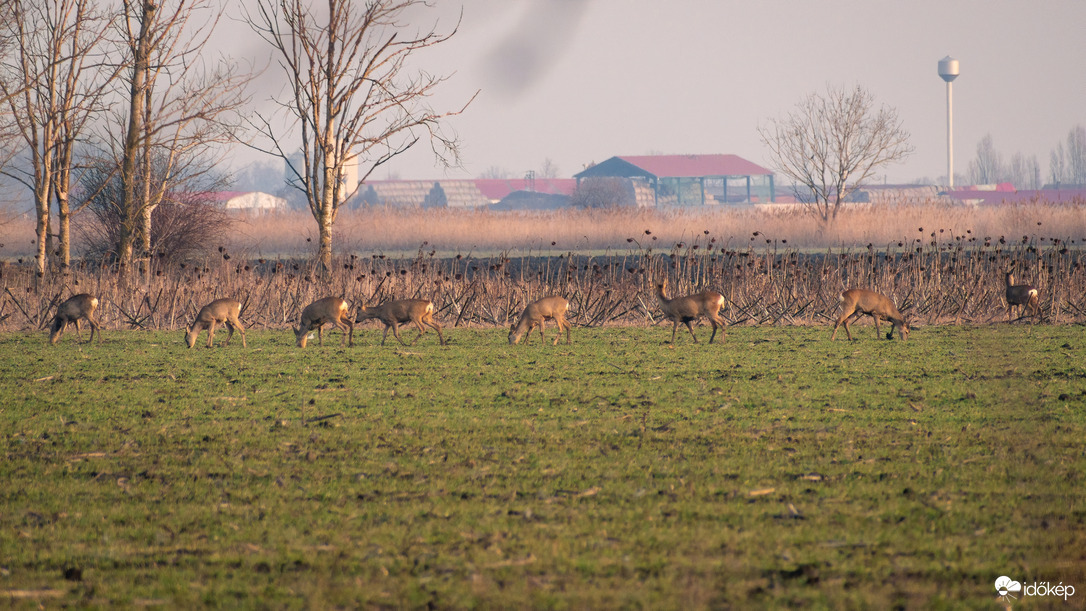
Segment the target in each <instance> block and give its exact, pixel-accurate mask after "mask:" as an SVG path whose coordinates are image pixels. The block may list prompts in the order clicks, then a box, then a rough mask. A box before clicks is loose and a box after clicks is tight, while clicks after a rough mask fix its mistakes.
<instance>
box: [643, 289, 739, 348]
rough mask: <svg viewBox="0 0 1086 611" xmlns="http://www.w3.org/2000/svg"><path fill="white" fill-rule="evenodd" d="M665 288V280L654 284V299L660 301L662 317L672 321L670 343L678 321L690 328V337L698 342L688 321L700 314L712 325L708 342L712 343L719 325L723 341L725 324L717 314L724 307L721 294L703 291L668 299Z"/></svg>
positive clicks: (725, 332) (677, 326)
mask: <svg viewBox="0 0 1086 611" xmlns="http://www.w3.org/2000/svg"><path fill="white" fill-rule="evenodd" d="M665 288H667V282H664V283H663V284H657V285H656V299H657V301H659V302H660V309H661V310H663V312H664V317H665V318H667V319H668V320H670V321H671V322H672V323H674V324H673V325H672V327H671V343H672V344H674V343H675V332H676V331H678V330H679V323H680V322H681V323H684V324H685V325H686V328H687V329H689V330H690V337H692V338H694V343H695V344H696V343H698V338H697V336H695V335H694V327H692V326H691V325H690V323H691V321H694V320H697V319H698V318H700V317H702V316H704V317H706V318H708V319H709V322H710V323H712V325H713V334H712V335H710V336H709V343H710V344H711V343H713V339H714V338H715V337H716V330H717V327H720V341H722V342H723V341H724V340H725V339H726V338H727V330H726V327H727V325H726V324H724V320H723V319H721V318H720V316H719V312H720V308H722V307H724V296H723V295H721V294H720V293H717V292H716V291H705V292H702V293H696V294H694V295H687V296H686V297H676V298H675V299H668V298H667V297H666V296H665V295H664V289H665Z"/></svg>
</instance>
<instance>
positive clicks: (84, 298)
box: [49, 293, 102, 344]
mask: <svg viewBox="0 0 1086 611" xmlns="http://www.w3.org/2000/svg"><path fill="white" fill-rule="evenodd" d="M97 309H98V298H97V297H93V296H91V295H88V294H86V293H82V294H79V295H75V296H73V297H71V298H69V299H68V300H67V301H65V302H64V303H62V304H60V307H58V308H57V315H56V316H55V317H54V318H53V327H52V329H51V330H50V331H49V343H50V344H56V343H57V342H58V341H60V336H61V335H62V334H63V333H64V329H65V328H66V327H67V326H68V323H70V322H72V323H75V334H76V336H78V337H79V339H80V340H82V339H83V331H82V329H81V328H80V323H79V321H80V319H83V318H85V319H87V322H88V323H90V326H91V335H90V339H89V340H87V342H88V343H89V342H92V341H94V332H95V331H97V332H98V343H99V344H100V343H102V329H101V327H100V326H99V325H98V321H97V320H95V319H94V311H95V310H97Z"/></svg>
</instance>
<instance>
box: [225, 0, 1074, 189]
mask: <svg viewBox="0 0 1086 611" xmlns="http://www.w3.org/2000/svg"><path fill="white" fill-rule="evenodd" d="M439 4H440V6H439V8H438V9H436V10H435V11H431V12H430V16H429V18H430V19H431V20H432V19H433V18H435V17H438V18H440V19H441V20H442V21H441V23H442V24H446V25H450V26H451V25H452V23H453V21H454V20H455V17H456V14H457V13H458V11H459V9H460V6H461V5H462V6H463V10H464V17H463V24H462V25H461V29H460V31H459V33H457V35H456V36H455V37H454V38H453V39H452V40H450V41H449V42H447V43H445V44H443V45H441V46H440V47H438V48H437V49H434V50H431V51H428V52H426V53H425V54H423V55H421V56H420V57H419V58H418V61H419V67H420V68H425V69H426V70H428V71H431V72H436V73H439V74H450V73H453V72H455V74H453V75H452V77H451V79H450V81H449V82H448V83H447V84H446V85H445V86H444V87H443V88H442V90H441V91H440V92H439V93H438V95H436V96H435V97H434V98H433V99H432V103H433V105H434V107H435V108H436V109H438V110H447V109H452V108H454V107H458V106H459V105H460V104H462V103H463V101H465V100H466V99H468V98H469V97H470V96H471V94H472V93H473V92H474V91H475V90H477V89H478V90H481V93H480V95H479V97H478V98H477V99H476V101H475V102H474V103H473V104H472V105H471V106H470V107H469V108H468V109H467V111H466V112H465V113H464V114H463V115H462V116H459V117H456V118H454V119H452V120H450V122H449V125H450V127H451V128H452V129H454V130H455V131H456V132H457V133H458V134H459V136H460V138H461V139H462V141H463V157H464V168H463V169H462V170H454V171H451V172H449V173H448V174H445V173H444V172H443V170H442V169H441V168H440V167H438V166H435V164H434V162H433V159H432V154H431V153H430V151H429V147H427V146H421V145H420V146H417V147H416V150H413V151H411V152H410V153H409V154H407V155H404V156H402V157H401V158H399V159H397V160H395V161H393V162H391V163H389V164H388V165H387V166H386V168H385V169H384V170H379V171H378V173H377V175H376V177H377V178H384V177H386V176H388V175H390V174H395V175H398V176H399V177H401V178H436V177H441V176H443V175H449V176H466V177H467V176H476V175H478V174H480V173H482V172H483V171H485V170H486V169H487V168H490V167H492V166H496V167H499V168H503V169H505V170H507V171H509V172H510V173H511V174H512V175H516V176H519V175H523V173H524V172H525V171H527V170H532V169H538V168H539V167H540V166H541V165H542V163H543V161H544V159H547V158H549V159H551V160H552V161H553V162H554V163H555V164H556V165H557V166H558V168H559V170H560V174H561V175H562V176H570V175H572V174H573V173H575V172H578V171H580V170H581V169H582V168H583V167H584V165H585V164H587V163H589V162H592V161H597V162H598V161H602V160H604V159H606V158H608V157H610V156H612V155H640V154H648V153H676V154H678V153H734V154H737V155H741V156H743V157H746V158H748V159H750V160H752V161H755V162H757V163H762V164H767V165H768V163H769V160H768V158H767V157H766V150H765V148H764V146H763V145H762V144H761V142H760V140H759V137H758V134H757V127H758V126H759V125H760V124H764V123H765V122H766V120H767V119H768V118H770V117H778V116H781V115H782V114H784V113H786V112H788V111H789V110H791V109H792V108H793V107H794V105H795V104H796V102H798V101H799V100H800V99H801V98H802V97H803V96H804V95H806V94H808V93H811V92H814V91H823V90H825V87H826V85H827V84H834V85H844V86H852V85H860V86H862V87H865V88H867V89H868V90H869V91H870V92H871V93H872V94H873V95H874V96H875V98H876V99H877V100H878V101H879V102H881V103H884V104H887V105H889V106H893V107H895V108H896V109H897V111H898V113H899V115H900V117H901V119H902V120H903V122H904V125H905V128H906V129H907V130H909V131H910V132H911V134H912V140H911V143H912V145H913V146H914V147H915V148H916V152H915V154H914V155H913V156H912V157H911V158H910V159H909V160H907V161H906V162H905V163H903V164H899V165H896V166H892V167H890V168H888V169H887V171H886V175H887V176H886V178H887V179H888V180H889V181H890V182H906V181H912V180H914V179H918V178H921V177H928V178H933V179H934V178H936V177H938V176H942V175H944V174H945V173H946V114H945V113H946V92H945V85H944V83H943V81H942V80H941V79H940V78H939V76H938V74H937V71H936V67H937V63H938V61H939V59H941V58H942V57H944V56H946V55H951V56H953V57H955V58H956V59H958V60H959V61H960V62H961V76H960V77H959V78H958V80H957V81H955V82H954V108H955V113H954V114H955V117H954V127H955V131H954V140H955V170H956V171H957V172H958V173H965V172H966V171H967V168H968V162H969V160H970V159H972V158H973V157H974V155H975V150H976V145H977V142H978V141H979V140H980V139H981V138H982V137H984V135H985V134H988V133H990V134H991V135H992V138H993V142H994V145H995V147H996V148H997V149H998V150H999V151H1000V152H1001V153H1003V155H1004V158H1005V159H1009V157H1010V156H1011V155H1012V154H1014V153H1016V152H1020V153H1024V154H1026V155H1036V157H1037V159H1038V161H1039V162H1040V165H1041V170H1042V174H1043V175H1046V174H1047V170H1048V160H1049V153H1050V152H1051V151H1052V149H1053V148H1054V147H1055V146H1056V144H1057V143H1058V142H1060V141H1062V140H1063V139H1065V137H1066V135H1067V132H1068V131H1069V130H1070V129H1071V128H1072V127H1074V126H1075V125H1077V124H1083V125H1086V37H1084V36H1083V35H1082V28H1083V24H1086V2H1083V1H1082V0H1061V1H1048V0H1046V1H1042V2H1023V1H1008V0H983V1H981V0H977V1H958V0H920V1H916V0H910V1H908V2H900V1H893V2H890V1H878V0H874V1H873V0H855V1H853V0H820V1H784V0H768V1H767V0H759V1H747V2H723V1H713V0H671V1H668V2H662V1H660V0H464V1H463V2H456V1H454V0H439ZM242 29H243V28H241V27H237V26H234V27H232V30H233V31H234V34H236V35H237V36H238V38H235V39H234V46H235V48H236V49H239V50H240V49H249V50H251V49H255V48H259V46H258V45H253V44H248V43H246V42H244V37H243V35H244V34H245V32H243V31H242ZM250 42H251V41H250ZM264 57H267V54H266V52H265V54H264ZM273 70H274V69H273ZM262 95H263V97H264V98H266V97H267V95H266V94H262ZM259 97H260V96H258V98H259ZM243 158H245V159H251V158H252V157H251V156H249V155H246V156H244V157H243Z"/></svg>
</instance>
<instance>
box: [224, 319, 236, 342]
mask: <svg viewBox="0 0 1086 611" xmlns="http://www.w3.org/2000/svg"><path fill="white" fill-rule="evenodd" d="M222 324H223V325H225V326H226V330H227V331H229V332H230V333H228V334H227V335H226V341H224V342H223V343H222V347H223V348H225V347H227V346H229V345H230V340H232V339H234V323H232V322H230V319H229V318H227V319H226V320H225V321H223V323H222Z"/></svg>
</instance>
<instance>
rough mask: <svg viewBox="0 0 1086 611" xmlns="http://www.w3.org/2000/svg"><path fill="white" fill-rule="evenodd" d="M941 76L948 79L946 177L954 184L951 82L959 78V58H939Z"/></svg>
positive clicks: (952, 97) (949, 183)
mask: <svg viewBox="0 0 1086 611" xmlns="http://www.w3.org/2000/svg"><path fill="white" fill-rule="evenodd" d="M939 76H941V77H943V80H944V81H946V179H947V187H948V188H949V187H953V186H954V95H953V90H952V89H951V83H952V82H953V81H954V79H956V78H958V60H956V59H954V58H953V57H951V56H949V55H947V56H946V57H944V58H943V59H941V60H939Z"/></svg>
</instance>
